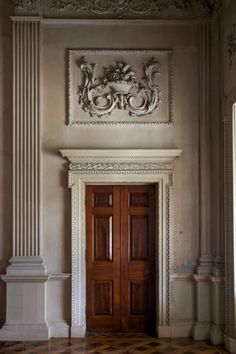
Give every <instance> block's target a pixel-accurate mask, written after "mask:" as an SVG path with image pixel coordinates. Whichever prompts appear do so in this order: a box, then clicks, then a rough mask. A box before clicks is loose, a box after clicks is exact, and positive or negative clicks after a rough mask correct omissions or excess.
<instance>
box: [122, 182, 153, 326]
mask: <svg viewBox="0 0 236 354" xmlns="http://www.w3.org/2000/svg"><path fill="white" fill-rule="evenodd" d="M121 220H122V222H121V244H122V252H121V254H122V255H121V259H122V262H121V284H122V286H121V292H122V302H123V306H122V315H121V323H122V325H121V326H122V328H123V329H124V330H125V331H137V332H139V331H148V332H152V331H153V329H154V327H155V323H154V322H155V186H123V192H122V208H121Z"/></svg>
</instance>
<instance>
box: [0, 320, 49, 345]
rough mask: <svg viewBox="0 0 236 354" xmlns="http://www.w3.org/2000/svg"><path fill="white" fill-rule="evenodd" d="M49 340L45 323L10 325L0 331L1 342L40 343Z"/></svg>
mask: <svg viewBox="0 0 236 354" xmlns="http://www.w3.org/2000/svg"><path fill="white" fill-rule="evenodd" d="M48 339H49V328H48V325H47V323H42V324H34V323H27V324H22V323H11V324H5V325H4V326H3V327H2V328H1V330H0V340H1V341H41V340H48Z"/></svg>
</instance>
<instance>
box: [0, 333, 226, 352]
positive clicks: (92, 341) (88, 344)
mask: <svg viewBox="0 0 236 354" xmlns="http://www.w3.org/2000/svg"><path fill="white" fill-rule="evenodd" d="M0 353H11V354H13V353H24V354H44V353H51V354H75V353H80V354H81V353H83V354H86V353H90V354H105V353H106V354H108V353H109V354H149V353H150V354H167V353H169V354H172V353H174V354H200V353H202V354H223V353H227V351H226V350H225V349H224V348H223V346H212V345H211V344H210V343H209V342H207V341H198V342H194V341H193V340H192V339H189V338H183V339H179V338H178V339H158V338H156V337H150V336H147V335H145V334H130V333H129V334H99V335H95V334H91V335H88V336H87V337H86V338H82V339H51V340H49V341H47V342H0Z"/></svg>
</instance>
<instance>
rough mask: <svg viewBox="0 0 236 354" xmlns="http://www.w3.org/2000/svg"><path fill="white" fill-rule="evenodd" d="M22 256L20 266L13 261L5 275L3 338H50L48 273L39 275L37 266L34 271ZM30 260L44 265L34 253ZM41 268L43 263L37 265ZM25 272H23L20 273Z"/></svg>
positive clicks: (3, 277)
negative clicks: (47, 294)
mask: <svg viewBox="0 0 236 354" xmlns="http://www.w3.org/2000/svg"><path fill="white" fill-rule="evenodd" d="M23 258H24V257H21V259H20V265H19V262H18V263H17V266H16V267H15V265H10V266H9V267H8V269H7V275H2V280H4V281H5V282H6V323H5V325H4V326H3V328H2V329H1V330H0V340H5V341H7V340H11V341H12V340H13V341H14V340H16V341H18V340H24V341H27V340H47V339H48V338H49V328H48V324H47V321H46V281H47V280H48V279H49V276H48V275H41V271H43V266H42V267H41V270H40V271H39V273H38V274H37V275H36V274H34V272H35V273H36V271H35V269H33V270H32V273H33V274H30V268H29V267H28V264H29V262H27V261H29V259H26V262H25V263H26V264H25V263H24V260H23ZM30 258H31V259H30V264H32V262H33V263H35V264H37V265H39V263H40V264H41V265H42V262H41V261H40V262H38V257H36V258H37V259H33V258H34V257H30ZM36 267H37V268H38V269H39V267H40V266H39V267H38V266H36ZM20 273H22V274H20Z"/></svg>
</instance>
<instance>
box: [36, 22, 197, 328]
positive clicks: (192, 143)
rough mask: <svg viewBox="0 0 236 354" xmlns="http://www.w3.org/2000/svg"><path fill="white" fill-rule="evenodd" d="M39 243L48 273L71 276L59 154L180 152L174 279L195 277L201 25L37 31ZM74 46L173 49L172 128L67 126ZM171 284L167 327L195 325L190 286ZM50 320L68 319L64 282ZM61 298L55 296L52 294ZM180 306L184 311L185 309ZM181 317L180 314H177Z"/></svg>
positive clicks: (52, 289)
mask: <svg viewBox="0 0 236 354" xmlns="http://www.w3.org/2000/svg"><path fill="white" fill-rule="evenodd" d="M42 43H43V45H42V82H41V85H42V86H41V87H42V92H41V95H42V96H41V98H42V110H41V114H42V156H41V159H42V240H43V242H42V245H43V250H42V251H43V252H42V254H43V258H44V260H45V263H46V265H47V269H48V271H49V272H50V273H63V272H68V273H69V272H70V246H71V244H70V232H71V230H70V223H71V216H70V213H71V209H70V190H69V189H68V188H67V168H66V167H67V166H66V164H65V163H64V161H63V160H62V158H61V157H60V154H59V149H60V148H67V149H68V148H83V149H89V148H94V149H103V148H104V149H105V148H106V149H112V148H116V149H119V148H120V149H129V148H133V149H145V148H149V149H150V148H155V149H168V148H171V149H174V148H178V149H182V150H183V154H182V156H181V158H180V159H179V160H178V162H177V163H176V165H175V170H174V183H173V187H172V199H171V225H172V228H171V240H170V254H171V257H170V262H171V274H176V273H178V274H179V273H181V274H182V273H190V274H191V273H192V272H193V268H194V267H195V265H196V263H197V258H198V257H199V177H198V176H199V155H198V151H199V126H198V121H199V117H198V115H199V110H198V105H199V95H198V27H197V25H195V24H188V23H179V24H178V23H174V22H172V23H170V22H169V23H168V24H166V23H163V22H159V23H158V21H156V23H155V24H154V23H153V22H152V24H150V23H146V24H144V23H143V22H141V21H138V22H133V23H131V22H126V23H124V22H122V21H119V20H118V21H106V20H105V21H104V20H103V21H95V22H89V21H87V22H86V21H85V22H83V21H81V22H79V21H78V22H77V23H76V24H75V23H74V24H71V25H69V24H64V25H60V26H59V25H56V24H53V25H52V24H51V23H44V24H43V32H42ZM71 48H89V49H91V48H99V49H101V48H108V49H110V48H116V49H118V48H121V49H122V48H131V49H132V48H133V49H138V48H151V49H152V48H153V49H163V48H165V49H166V48H173V51H174V56H173V63H174V85H173V96H174V102H173V111H174V124H173V125H170V126H167V125H165V126H164V125H163V126H161V125H160V126H156V127H153V126H150V127H148V126H143V127H128V126H125V127H122V126H120V127H119V126H116V127H111V126H107V127H106V126H100V127H84V126H83V127H69V126H66V116H67V112H66V108H67V107H66V95H67V91H66V87H67V79H68V77H67V76H68V74H67V66H68V62H67V53H68V49H71ZM181 283H183V287H182V289H186V292H185V293H183V294H182V295H184V297H183V300H181V297H180V295H181V294H180V292H181V287H180V286H179V285H180V283H179V282H178V283H176V281H175V279H173V280H172V287H171V289H172V291H171V301H172V305H175V306H172V307H171V308H172V309H173V311H172V313H171V320H172V321H190V322H191V321H193V320H194V291H193V282H191V281H189V279H186V280H184V279H183V280H182V281H181ZM47 289H48V292H47V295H48V300H47V301H48V302H47V305H48V306H47V307H48V319H49V320H50V321H53V320H55V319H57V320H66V321H69V313H70V303H69V300H68V301H65V300H64V299H69V298H70V295H69V292H70V288H69V286H68V282H61V281H60V280H58V281H54V282H49V283H48V285H47ZM56 293H57V294H58V295H57V296H55V294H56ZM183 301H187V303H188V305H187V307H186V308H185V310H184V311H182V309H183ZM181 314H182V315H181Z"/></svg>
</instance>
